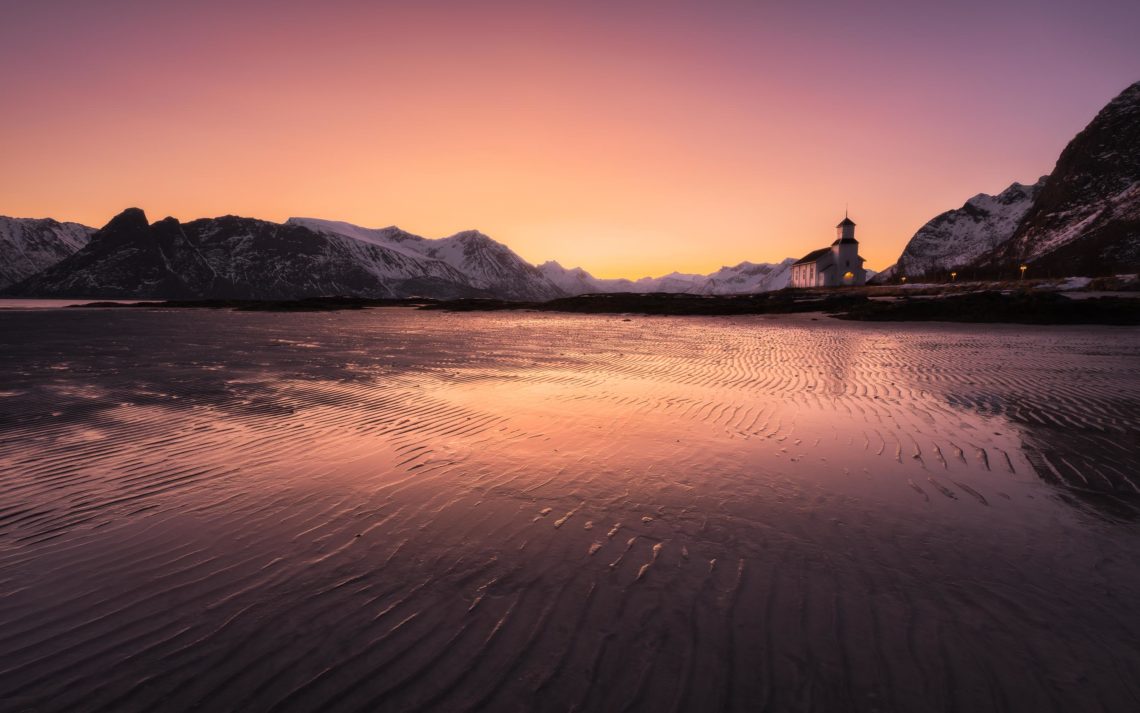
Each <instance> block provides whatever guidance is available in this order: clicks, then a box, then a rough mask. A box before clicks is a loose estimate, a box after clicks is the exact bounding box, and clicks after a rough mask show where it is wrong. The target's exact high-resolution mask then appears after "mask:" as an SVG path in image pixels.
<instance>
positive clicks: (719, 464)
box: [0, 309, 1140, 711]
mask: <svg viewBox="0 0 1140 713" xmlns="http://www.w3.org/2000/svg"><path fill="white" fill-rule="evenodd" d="M0 374H3V380H2V381H0V593H2V596H0V710H3V711H7V710H23V709H34V710H37V711H156V710H162V711H189V710H203V711H231V710H232V711H310V710H331V711H374V710H382V711H388V710H391V711H407V710H441V711H464V710H494V711H499V710H506V711H527V710H540V711H545V710H550V711H566V710H576V711H623V710H644V711H719V710H731V711H735V710H742V711H744V710H748V711H752V710H769V711H785V710H802V711H810V710H818V711H838V710H852V711H864V710H865V711H998V710H1013V711H1077V710H1080V711H1101V710H1103V711H1126V710H1136V709H1137V707H1138V704H1140V614H1138V609H1137V605H1136V602H1138V601H1140V564H1138V562H1140V558H1138V556H1137V552H1140V527H1138V519H1137V514H1138V513H1140V482H1138V476H1137V475H1136V474H1137V473H1138V472H1140V330H1137V329H1136V328H1131V327H1125V328H1114V327H1024V326H1020V327H1009V326H995V327H985V328H978V327H976V326H962V325H957V326H955V325H942V324H922V325H912V324H891V325H874V324H862V323H843V322H836V321H831V320H825V319H820V320H819V321H812V319H811V318H810V316H803V315H801V316H781V317H736V318H705V317H622V316H613V315H606V316H581V315H564V314H526V313H491V314H447V313H439V312H431V313H424V312H417V311H412V310H406V309H376V310H367V311H362V312H337V313H303V314H288V315H283V314H261V313H238V312H225V311H222V312H207V311H198V310H182V311H168V312H167V311H145V312H143V311H139V312H136V311H132V310H79V311H75V310H50V311H34V312H33V311H9V312H5V313H0Z"/></svg>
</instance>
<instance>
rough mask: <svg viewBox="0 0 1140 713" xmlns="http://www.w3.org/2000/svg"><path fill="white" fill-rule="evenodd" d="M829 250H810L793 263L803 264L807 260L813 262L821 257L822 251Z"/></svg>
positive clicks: (829, 249) (827, 249)
mask: <svg viewBox="0 0 1140 713" xmlns="http://www.w3.org/2000/svg"><path fill="white" fill-rule="evenodd" d="M829 252H831V248H820V249H819V250H812V251H811V252H810V253H808V254H807V255H804V256H803V257H801V258H800V259H799V260H796V261H795V262H794V263H792V264H793V265H803V264H804V263H808V262H815V261H817V260H819V259H820V258H821V257H823V255H824V253H829Z"/></svg>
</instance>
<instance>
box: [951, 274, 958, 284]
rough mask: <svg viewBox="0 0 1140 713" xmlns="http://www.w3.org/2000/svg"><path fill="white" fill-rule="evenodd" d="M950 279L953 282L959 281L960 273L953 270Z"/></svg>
mask: <svg viewBox="0 0 1140 713" xmlns="http://www.w3.org/2000/svg"><path fill="white" fill-rule="evenodd" d="M950 281H951V282H957V281H958V273H956V272H951V273H950Z"/></svg>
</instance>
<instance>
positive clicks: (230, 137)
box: [0, 0, 1140, 277]
mask: <svg viewBox="0 0 1140 713" xmlns="http://www.w3.org/2000/svg"><path fill="white" fill-rule="evenodd" d="M1137 28H1140V2H1135V0H1127V1H1118V2H1108V1H1100V0H1086V1H1085V2H1022V1H1020V0H1013V1H1009V2H1000V3H991V2H972V1H969V2H954V3H948V2H940V3H927V2H904V1H901V0H899V1H889V2H887V1H884V2H874V1H871V2H859V3H838V2H810V1H807V2H797V3H792V2H788V3H777V2H756V1H753V2H743V1H741V2H735V1H709V0H705V1H704V2H670V1H669V0H656V1H654V2H636V1H630V2H620V1H618V0H608V1H595V0H577V1H576V2H541V1H540V0H532V1H530V2H524V1H517V2H505V1H504V2H474V1H468V2H457V1H454V0H453V1H450V2H444V1H433V0H419V1H409V2H379V1H377V2H348V1H338V0H326V1H324V2H295V1H291V0H273V1H270V0H265V1H253V2H241V1H239V0H230V1H227V2H215V1H213V0H198V1H197V2H165V1H163V0H151V1H149V2H136V1H127V0H100V1H99V2H92V1H90V0H82V1H79V0H71V1H66V0H23V1H21V2H15V1H13V0H0V156H2V157H3V163H2V170H0V214H7V215H15V216H21V217H42V216H51V217H54V218H57V219H60V220H76V221H80V222H84V223H87V224H89V225H95V226H99V225H102V224H103V223H105V222H106V221H107V220H108V219H109V218H110V217H111V216H112V215H113V214H115V213H117V212H118V211H119V210H121V209H122V208H125V207H127V206H132V205H135V206H139V207H141V208H143V209H144V210H146V211H147V214H148V216H149V217H150V218H151V220H157V219H159V218H162V217H164V216H166V215H173V216H175V217H177V218H179V219H183V220H190V219H193V218H198V217H203V216H214V215H221V214H226V213H235V214H239V215H247V216H253V217H258V218H265V219H269V220H284V219H285V218H287V217H289V216H292V215H302V216H310V217H323V218H331V219H338V220H347V221H350V222H353V223H357V224H361V225H365V226H370V227H380V226H385V225H390V224H397V225H399V226H401V227H403V228H405V229H407V230H410V231H412V232H416V233H419V234H421V235H425V236H428V237H441V236H444V235H448V234H451V233H455V232H457V231H459V230H462V229H466V228H478V229H480V230H482V231H483V232H485V233H487V234H489V235H491V236H492V237H494V238H496V239H498V240H500V241H502V242H504V243H506V244H508V245H510V246H511V247H512V248H514V249H515V250H516V251H517V252H518V253H519V254H521V255H522V256H523V257H524V258H526V259H528V260H530V261H532V262H542V261H544V260H547V259H557V260H558V261H560V262H561V263H562V264H563V265H566V266H574V265H581V266H583V267H585V268H587V269H588V270H590V271H592V272H593V273H594V274H596V275H598V276H603V277H615V276H627V277H639V276H642V275H647V274H661V273H664V272H668V271H671V270H681V271H685V272H708V271H711V270H714V269H716V268H718V267H720V266H721V265H726V264H736V263H737V262H739V261H741V260H751V261H756V262H758V261H774V260H779V259H781V258H784V257H787V256H792V257H799V256H801V255H802V254H804V253H806V252H808V251H809V250H811V249H814V248H816V247H820V246H823V245H826V244H828V243H829V242H830V240H831V239H832V236H833V232H834V231H833V227H834V225H835V223H836V222H838V220H839V219H840V218H842V216H843V209H844V205H845V204H850V207H851V216H852V218H853V219H854V220H855V221H856V222H857V223H858V224H859V229H858V230H859V232H858V237H859V238H860V240H861V252H862V254H863V255H864V257H866V258H867V261H868V267H872V268H876V269H878V268H882V267H885V266H886V265H888V264H890V263H891V262H893V261H894V259H895V258H896V257H897V255H898V253H899V252H900V251H901V249H902V247H903V245H904V244H905V243H906V240H907V239H908V238H909V237H910V235H911V234H913V232H914V231H915V230H916V229H917V228H918V227H919V226H921V225H922V224H923V223H924V222H926V221H927V220H929V219H930V218H931V217H933V216H934V215H935V214H937V213H939V212H941V211H943V210H946V209H949V208H954V207H958V206H960V205H961V204H962V203H963V202H964V201H965V200H966V199H967V198H969V197H970V196H972V195H974V194H975V193H978V192H983V191H984V192H997V191H1000V190H1002V189H1003V188H1005V187H1006V186H1007V185H1009V184H1010V183H1011V182H1013V181H1015V180H1016V181H1021V182H1032V181H1034V180H1036V179H1037V178H1038V177H1039V176H1041V175H1042V174H1045V173H1048V172H1049V171H1050V170H1051V169H1052V167H1053V163H1054V161H1055V160H1056V157H1057V154H1058V153H1059V152H1060V150H1061V149H1062V148H1063V147H1064V146H1065V144H1066V143H1067V142H1068V140H1069V139H1070V138H1072V136H1073V135H1074V134H1075V133H1076V132H1077V131H1079V130H1080V129H1081V128H1082V127H1083V126H1084V125H1085V124H1087V123H1088V121H1089V120H1091V119H1092V117H1093V116H1094V115H1095V113H1096V111H1097V110H1098V109H1099V108H1100V107H1101V106H1103V105H1104V104H1105V103H1107V102H1108V101H1109V100H1110V99H1111V98H1112V97H1113V96H1115V95H1116V94H1117V93H1118V92H1120V91H1121V90H1122V89H1124V87H1126V86H1127V85H1128V84H1130V83H1131V82H1133V81H1136V80H1140V41H1138V40H1137Z"/></svg>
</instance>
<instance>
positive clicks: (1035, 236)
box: [987, 82, 1140, 275]
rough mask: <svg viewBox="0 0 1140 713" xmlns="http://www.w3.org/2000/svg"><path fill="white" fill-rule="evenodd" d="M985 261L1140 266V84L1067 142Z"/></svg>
mask: <svg viewBox="0 0 1140 713" xmlns="http://www.w3.org/2000/svg"><path fill="white" fill-rule="evenodd" d="M987 262H988V264H990V265H993V266H998V265H1003V264H1016V263H1019V262H1021V263H1028V264H1029V265H1030V267H1031V269H1032V268H1034V267H1036V268H1037V269H1036V270H1035V272H1037V273H1038V274H1040V273H1041V272H1052V273H1063V274H1070V275H1072V274H1079V275H1095V274H1103V273H1109V272H1136V271H1137V270H1138V269H1140V82H1136V83H1134V84H1133V85H1131V86H1130V87H1128V88H1127V89H1125V90H1124V91H1123V92H1121V93H1120V94H1119V95H1118V96H1117V97H1116V98H1115V99H1113V100H1112V101H1111V102H1109V103H1108V105H1107V106H1105V107H1104V108H1103V109H1101V111H1100V112H1099V113H1098V114H1097V115H1096V117H1095V118H1094V119H1093V120H1092V122H1090V123H1089V125H1088V126H1086V127H1085V128H1084V130H1083V131H1081V132H1080V133H1079V134H1077V136H1076V137H1075V138H1074V139H1073V140H1072V141H1070V142H1069V145H1068V146H1066V147H1065V150H1064V151H1062V152H1061V156H1060V158H1058V159H1057V165H1056V166H1055V167H1054V169H1053V173H1051V174H1050V175H1049V179H1048V181H1046V183H1045V186H1044V187H1043V188H1042V189H1041V192H1040V194H1039V195H1038V196H1037V200H1036V201H1034V203H1033V207H1032V208H1031V209H1030V210H1029V212H1028V213H1027V214H1026V216H1025V218H1024V220H1023V221H1022V223H1021V225H1020V226H1019V227H1018V229H1017V232H1016V233H1015V234H1014V236H1013V238H1012V239H1011V240H1010V241H1009V242H1008V243H1007V244H1006V245H1004V246H1002V247H1000V248H998V249H997V250H995V251H994V252H993V254H992V255H991V256H989V259H988V260H987Z"/></svg>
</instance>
